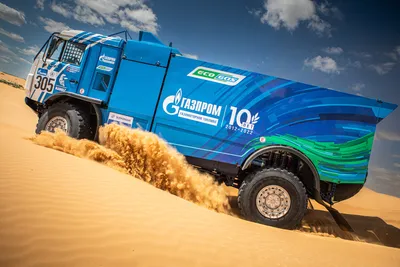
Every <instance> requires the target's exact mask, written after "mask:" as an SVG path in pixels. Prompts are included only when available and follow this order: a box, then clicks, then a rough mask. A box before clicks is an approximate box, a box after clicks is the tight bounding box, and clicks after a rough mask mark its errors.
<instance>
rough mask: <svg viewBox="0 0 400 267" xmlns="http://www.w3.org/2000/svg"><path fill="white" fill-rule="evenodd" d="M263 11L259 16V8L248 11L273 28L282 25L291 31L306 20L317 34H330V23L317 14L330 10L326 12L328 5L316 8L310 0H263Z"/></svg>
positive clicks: (278, 27)
mask: <svg viewBox="0 0 400 267" xmlns="http://www.w3.org/2000/svg"><path fill="white" fill-rule="evenodd" d="M326 3H327V2H326ZM329 10H331V7H329ZM337 10H338V9H337ZM263 12H264V14H262V16H261V13H262V12H261V10H250V11H249V13H250V14H252V15H255V16H261V18H260V20H261V23H267V24H268V25H270V26H271V27H273V28H275V29H280V28H281V27H284V28H286V29H288V30H289V31H293V30H295V29H296V28H297V27H298V26H299V24H300V23H301V22H308V25H307V27H308V28H309V29H311V30H313V31H315V32H316V33H317V34H318V35H323V34H326V35H328V36H331V29H332V27H331V25H330V24H329V23H328V22H326V21H325V20H323V19H321V18H320V17H319V15H318V14H317V13H318V12H319V13H322V14H324V13H325V14H328V13H331V11H329V12H328V7H322V8H321V6H320V7H319V8H318V7H317V6H316V4H315V2H313V1H311V0H285V1H282V0H264V10H263ZM328 15H329V14H328Z"/></svg>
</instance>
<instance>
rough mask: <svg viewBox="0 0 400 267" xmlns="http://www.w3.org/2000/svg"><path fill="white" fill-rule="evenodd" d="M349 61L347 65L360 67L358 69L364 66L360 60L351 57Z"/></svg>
mask: <svg viewBox="0 0 400 267" xmlns="http://www.w3.org/2000/svg"><path fill="white" fill-rule="evenodd" d="M348 62H349V63H348V64H347V65H348V66H350V67H354V68H358V69H360V68H361V67H362V64H361V62H360V61H359V60H356V61H351V59H348Z"/></svg>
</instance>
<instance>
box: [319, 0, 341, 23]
mask: <svg viewBox="0 0 400 267" xmlns="http://www.w3.org/2000/svg"><path fill="white" fill-rule="evenodd" d="M318 11H319V12H321V13H322V14H323V15H325V16H333V17H335V18H336V19H339V20H342V19H343V13H342V12H341V11H340V10H339V9H338V8H337V7H335V6H332V5H331V4H330V3H329V2H328V1H325V2H322V3H320V4H319V5H318Z"/></svg>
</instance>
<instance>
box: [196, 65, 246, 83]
mask: <svg viewBox="0 0 400 267" xmlns="http://www.w3.org/2000/svg"><path fill="white" fill-rule="evenodd" d="M188 76H190V77H193V78H197V79H202V80H206V81H210V82H215V83H221V84H225V85H229V86H235V85H237V84H239V83H240V82H241V81H242V80H243V79H244V78H246V76H243V75H239V74H235V73H230V72H225V71H221V70H216V69H210V68H206V67H201V66H200V67H197V68H195V69H194V70H192V71H191V72H190V73H189V74H188Z"/></svg>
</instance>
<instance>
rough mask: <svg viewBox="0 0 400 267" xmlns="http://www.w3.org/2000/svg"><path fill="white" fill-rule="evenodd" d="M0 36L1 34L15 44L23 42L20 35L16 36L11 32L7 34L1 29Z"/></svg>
mask: <svg viewBox="0 0 400 267" xmlns="http://www.w3.org/2000/svg"><path fill="white" fill-rule="evenodd" d="M0 34H3V35H5V36H7V37H9V38H11V39H13V40H14V41H17V42H21V43H23V42H25V40H24V38H23V37H22V36H21V35H18V34H16V33H13V32H8V31H6V30H4V29H3V28H0Z"/></svg>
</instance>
